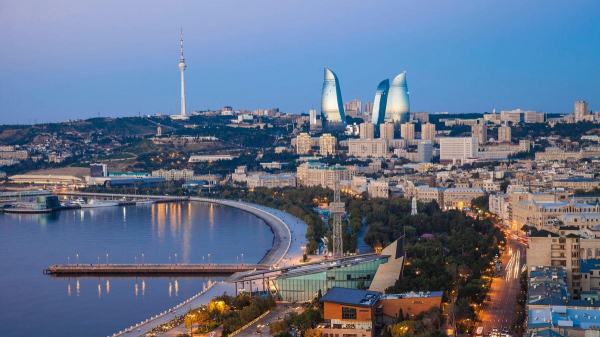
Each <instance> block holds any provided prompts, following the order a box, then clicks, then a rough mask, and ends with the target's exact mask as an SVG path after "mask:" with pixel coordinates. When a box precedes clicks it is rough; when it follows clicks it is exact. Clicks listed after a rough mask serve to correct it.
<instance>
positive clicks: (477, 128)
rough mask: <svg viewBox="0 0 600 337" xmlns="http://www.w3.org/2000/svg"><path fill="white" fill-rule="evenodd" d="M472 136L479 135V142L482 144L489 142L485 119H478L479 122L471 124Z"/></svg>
mask: <svg viewBox="0 0 600 337" xmlns="http://www.w3.org/2000/svg"><path fill="white" fill-rule="evenodd" d="M471 136H472V137H477V142H478V143H479V144H481V145H483V144H485V143H487V125H486V124H485V121H481V120H478V121H477V124H474V125H471Z"/></svg>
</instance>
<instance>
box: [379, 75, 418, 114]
mask: <svg viewBox="0 0 600 337" xmlns="http://www.w3.org/2000/svg"><path fill="white" fill-rule="evenodd" d="M409 112H410V101H409V98H408V84H407V83H406V72H405V71H403V72H401V73H400V74H398V75H397V76H396V77H394V78H393V79H392V81H391V82H390V80H388V79H385V80H383V81H381V82H380V83H379V85H378V86H377V91H376V93H375V100H374V102H373V113H372V122H373V124H381V123H383V122H393V123H403V122H406V121H407V120H408V115H409Z"/></svg>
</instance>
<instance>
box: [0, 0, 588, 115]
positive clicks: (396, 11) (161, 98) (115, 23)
mask: <svg viewBox="0 0 600 337" xmlns="http://www.w3.org/2000/svg"><path fill="white" fill-rule="evenodd" d="M180 28H182V29H183V31H184V37H185V56H186V61H187V64H188V68H187V70H186V75H185V76H186V91H187V102H188V103H187V104H188V110H201V109H207V108H212V109H217V108H220V107H222V106H224V105H231V106H233V107H234V108H236V109H240V108H246V109H256V108H270V107H279V108H280V109H281V110H282V111H286V112H294V113H300V112H305V111H308V109H310V108H317V109H318V108H319V107H320V94H321V87H322V82H323V67H330V68H331V69H333V70H334V71H335V72H336V74H337V76H338V78H339V80H340V86H341V90H342V96H343V99H344V101H349V100H351V99H353V98H360V99H362V100H363V101H367V100H373V96H374V95H375V89H376V87H377V84H378V83H379V82H380V81H381V80H382V79H385V78H391V77H393V76H394V75H396V74H398V73H399V72H401V71H404V70H405V71H406V72H407V80H408V86H409V90H410V98H411V110H412V111H429V112H451V113H468V112H485V111H491V109H493V108H496V109H497V110H503V109H505V110H506V109H514V108H517V107H520V108H523V109H531V110H540V111H546V112H550V113H560V112H571V111H572V110H573V102H574V101H575V100H576V99H585V100H587V101H588V102H589V105H590V108H592V109H594V110H600V1H597V0H569V1H557V0H528V1H523V0H501V1H500V0H498V1H496V0H489V1H488V0H486V1H477V0H469V1H466V0H456V1H448V0H430V1H414V0H410V1H406V0H372V1H364V0H285V1H282V0H238V1H232V0H202V1H197V0H196V1H192V0H190V1H187V0H186V1H184V0H169V1H167V0H161V1H158V0H128V1H122V0H119V1H117V0H102V1H96V0H86V1H80V0H53V1H47V0H24V1H9V0H0V124H15V123H34V122H47V121H61V120H66V119H78V118H89V117H95V116H135V115H138V114H140V113H141V114H153V113H157V112H161V113H166V114H172V113H177V112H178V109H179V70H178V68H177V63H178V53H179V41H178V40H179V30H180Z"/></svg>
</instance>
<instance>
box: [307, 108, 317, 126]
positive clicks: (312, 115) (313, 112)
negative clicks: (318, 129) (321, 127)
mask: <svg viewBox="0 0 600 337" xmlns="http://www.w3.org/2000/svg"><path fill="white" fill-rule="evenodd" d="M308 118H309V121H310V125H315V124H317V109H310V110H308Z"/></svg>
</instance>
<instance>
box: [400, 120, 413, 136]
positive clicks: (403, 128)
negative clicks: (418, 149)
mask: <svg viewBox="0 0 600 337" xmlns="http://www.w3.org/2000/svg"><path fill="white" fill-rule="evenodd" d="M400 137H402V139H406V140H414V139H415V124H413V123H410V122H408V123H403V124H402V125H400Z"/></svg>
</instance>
